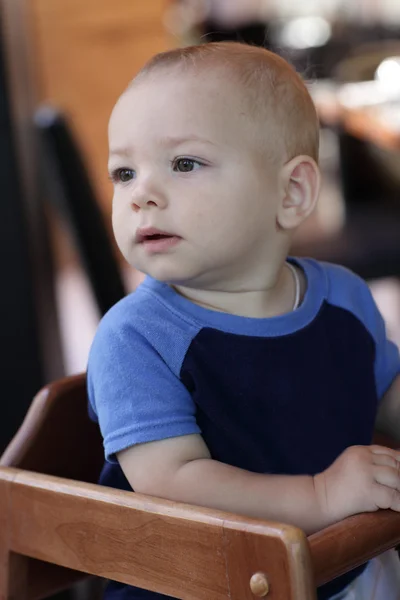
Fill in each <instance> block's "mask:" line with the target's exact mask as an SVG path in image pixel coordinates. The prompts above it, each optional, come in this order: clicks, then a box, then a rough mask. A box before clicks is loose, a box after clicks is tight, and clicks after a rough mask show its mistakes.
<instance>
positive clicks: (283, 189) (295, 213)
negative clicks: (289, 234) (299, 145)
mask: <svg viewBox="0 0 400 600" xmlns="http://www.w3.org/2000/svg"><path fill="white" fill-rule="evenodd" d="M320 180H321V176H320V171H319V168H318V166H317V164H316V162H315V161H314V160H313V159H312V158H311V157H310V156H305V155H304V156H303V155H301V156H296V157H295V158H293V159H292V160H290V161H289V162H287V163H286V164H285V165H284V166H283V168H282V170H281V172H280V182H279V187H280V198H281V201H280V203H279V207H278V214H277V221H278V225H279V226H280V227H281V228H282V229H295V228H296V227H298V226H299V225H300V224H301V223H302V222H303V221H304V220H305V219H306V218H307V217H308V216H309V215H310V214H311V213H312V211H313V210H314V208H315V205H316V202H317V199H318V195H319V188H320Z"/></svg>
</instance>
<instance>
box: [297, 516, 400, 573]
mask: <svg viewBox="0 0 400 600" xmlns="http://www.w3.org/2000/svg"><path fill="white" fill-rule="evenodd" d="M308 541H309V544H310V550H311V556H312V562H313V565H314V573H315V578H316V583H317V585H322V584H323V583H326V582H327V581H330V580H331V579H334V578H335V577H338V576H339V575H342V574H343V573H346V571H350V569H353V568H354V567H357V566H358V565H362V564H363V563H365V562H366V561H367V560H370V559H371V558H373V557H374V556H377V555H378V554H381V553H382V552H385V550H389V549H390V548H394V547H395V546H397V545H398V544H399V543H400V513H397V512H394V511H391V510H380V511H377V512H375V513H363V514H360V515H355V516H353V517H349V518H348V519H345V520H344V521H341V522H340V523H336V524H335V525H331V526H330V527H327V528H326V529H324V530H322V531H319V532H318V533H315V534H314V535H311V536H309V538H308Z"/></svg>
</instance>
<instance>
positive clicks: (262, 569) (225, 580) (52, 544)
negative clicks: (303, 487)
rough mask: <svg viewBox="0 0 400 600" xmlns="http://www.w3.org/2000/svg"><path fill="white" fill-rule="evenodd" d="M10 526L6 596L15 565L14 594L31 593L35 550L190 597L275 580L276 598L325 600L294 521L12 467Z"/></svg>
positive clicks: (235, 594) (245, 589)
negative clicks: (27, 564) (29, 566)
mask: <svg viewBox="0 0 400 600" xmlns="http://www.w3.org/2000/svg"><path fill="white" fill-rule="evenodd" d="M0 527H1V536H0V598H8V597H11V596H7V595H6V594H7V592H4V589H3V588H2V587H1V585H2V582H3V585H4V580H5V581H6V584H7V578H11V577H12V572H13V569H18V571H19V573H18V586H19V587H18V588H17V590H15V589H14V588H12V592H13V596H12V598H13V600H20V599H22V598H24V600H25V598H26V597H28V592H27V590H29V585H30V583H29V570H27V571H28V574H27V575H26V576H25V589H24V590H22V588H21V581H23V579H24V578H23V577H22V576H21V570H23V564H22V563H21V558H22V560H24V559H25V557H31V558H35V559H39V560H41V561H45V562H48V563H55V564H57V565H60V566H62V567H66V568H69V569H73V570H74V571H82V572H85V573H89V574H92V575H97V576H100V577H105V578H108V579H114V580H116V581H121V582H123V583H127V584H129V585H134V586H138V587H144V588H147V589H150V590H153V591H156V592H161V593H163V594H166V595H169V596H173V597H176V598H182V599H183V600H210V598H212V599H213V600H228V598H230V599H231V600H238V599H239V598H240V600H254V598H255V597H261V592H262V591H263V590H262V588H263V586H264V585H265V584H266V583H267V584H268V586H269V590H270V591H269V594H268V598H271V600H274V599H276V600H278V599H279V598H285V600H316V595H315V585H314V581H313V577H312V568H311V561H310V553H309V547H308V543H307V538H306V536H305V535H304V533H303V532H302V531H301V530H299V529H297V528H296V527H291V526H288V525H281V524H276V523H269V522H265V521H262V520H260V519H251V518H244V517H240V516H236V515H231V514H229V513H224V512H222V511H216V510H208V509H204V508H198V507H195V506H188V505H185V504H179V503H175V502H169V501H166V500H158V499H156V498H151V497H148V496H144V495H141V494H136V493H135V494H134V493H132V492H123V491H119V490H115V489H112V488H105V487H100V486H98V485H95V484H89V483H78V482H75V481H71V480H67V479H62V478H59V477H54V476H48V475H41V474H37V473H33V472H28V471H22V470H19V469H14V468H9V467H3V468H0ZM15 560H17V563H15ZM15 565H16V566H15ZM1 569H3V573H1ZM10 573H11V575H10ZM2 575H3V577H2ZM253 576H256V578H255V580H254V579H252V578H253ZM251 585H253V588H252V587H251ZM254 586H256V587H254ZM257 586H258V592H257V589H256V588H257ZM252 589H253V590H254V589H255V590H256V592H257V593H256V594H253V592H252ZM264 591H265V590H264ZM18 594H19V595H18ZM23 594H26V596H25V595H23Z"/></svg>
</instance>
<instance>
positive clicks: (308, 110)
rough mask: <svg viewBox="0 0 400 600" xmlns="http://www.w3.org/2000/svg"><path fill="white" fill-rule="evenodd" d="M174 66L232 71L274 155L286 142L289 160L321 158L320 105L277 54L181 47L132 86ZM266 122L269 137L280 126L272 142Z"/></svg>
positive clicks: (217, 45)
mask: <svg viewBox="0 0 400 600" xmlns="http://www.w3.org/2000/svg"><path fill="white" fill-rule="evenodd" d="M168 67H169V68H175V67H178V68H179V69H181V70H183V72H188V73H190V72H193V71H195V72H199V71H206V72H209V69H210V68H214V69H218V68H220V69H222V70H224V71H226V73H227V74H228V75H230V76H231V78H233V79H234V80H235V81H236V83H237V85H238V87H239V89H240V91H241V92H242V94H243V97H244V99H245V101H246V102H247V105H248V108H249V112H250V115H251V117H252V118H253V120H254V121H255V123H256V126H257V130H258V131H259V132H260V133H261V135H264V139H263V140H262V143H263V145H265V149H266V150H267V152H268V153H269V154H272V153H275V154H276V143H277V142H278V140H280V141H281V142H282V143H283V146H284V149H285V153H286V159H287V160H290V159H291V158H294V157H295V156H298V155H301V154H303V155H308V156H311V157H312V158H313V159H314V160H315V161H317V160H318V146H319V123H318V117H317V113H316V110H315V106H314V103H313V101H312V99H311V96H310V94H309V92H308V90H307V88H306V86H305V84H304V82H303V79H302V78H301V77H300V75H299V74H298V73H297V72H296V71H295V69H294V68H293V67H292V66H291V65H290V64H289V63H288V62H286V60H284V59H283V58H281V57H280V56H278V55H277V54H274V53H273V52H270V51H268V50H266V49H264V48H260V47H257V46H249V45H246V44H242V43H238V42H213V43H210V44H201V45H198V46H188V47H185V48H176V49H173V50H169V51H167V52H162V53H160V54H156V55H155V56H154V57H153V58H151V59H150V60H149V61H148V62H147V63H146V64H145V65H144V67H143V68H142V69H141V70H140V71H139V73H138V74H137V76H136V77H135V78H134V79H133V81H132V82H131V84H130V86H129V87H131V86H132V85H134V84H135V83H136V82H139V81H140V80H141V79H142V78H143V77H144V76H146V75H148V74H150V73H152V72H153V71H155V70H157V69H161V68H168ZM263 124H264V125H267V126H268V128H269V134H270V128H271V126H273V127H274V128H275V135H274V136H273V139H272V140H271V137H270V135H268V136H266V135H265V130H264V129H263V127H262V125H263ZM260 126H261V127H260ZM263 131H264V133H263ZM277 138H278V139H277ZM271 144H272V148H271ZM271 151H272V152H271Z"/></svg>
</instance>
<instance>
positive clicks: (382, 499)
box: [373, 483, 400, 512]
mask: <svg viewBox="0 0 400 600" xmlns="http://www.w3.org/2000/svg"><path fill="white" fill-rule="evenodd" d="M373 501H374V503H375V504H376V506H377V507H378V508H383V509H387V508H390V509H391V510H396V511H397V512H400V492H399V491H398V490H394V489H393V488H390V487H386V486H385V485H380V484H378V483H376V484H375V485H374V487H373Z"/></svg>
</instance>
